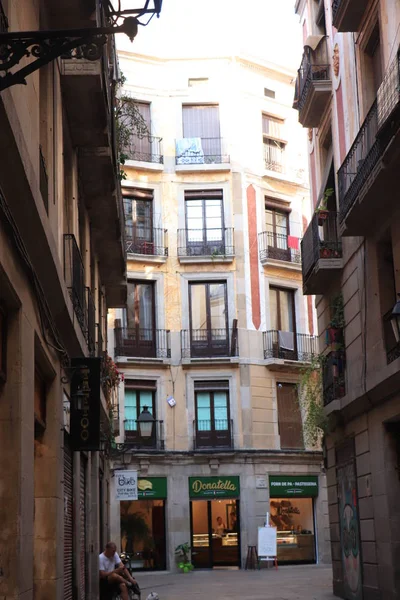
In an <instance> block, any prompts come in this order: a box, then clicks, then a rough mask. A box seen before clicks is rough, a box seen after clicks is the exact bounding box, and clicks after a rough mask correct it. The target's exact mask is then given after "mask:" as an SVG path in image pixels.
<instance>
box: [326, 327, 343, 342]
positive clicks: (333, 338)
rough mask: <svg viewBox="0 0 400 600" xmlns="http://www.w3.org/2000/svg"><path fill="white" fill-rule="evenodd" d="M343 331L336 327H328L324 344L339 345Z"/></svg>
mask: <svg viewBox="0 0 400 600" xmlns="http://www.w3.org/2000/svg"><path fill="white" fill-rule="evenodd" d="M342 335H343V330H342V329H339V328H337V327H328V328H327V330H326V343H327V345H329V344H340V343H341V341H342Z"/></svg>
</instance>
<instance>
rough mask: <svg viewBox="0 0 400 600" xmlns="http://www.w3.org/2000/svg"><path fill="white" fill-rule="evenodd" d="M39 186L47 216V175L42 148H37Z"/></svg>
mask: <svg viewBox="0 0 400 600" xmlns="http://www.w3.org/2000/svg"><path fill="white" fill-rule="evenodd" d="M39 169H40V170H39V184H40V193H41V194H42V199H43V204H44V207H45V209H46V212H47V214H48V212H49V178H48V175H47V169H46V161H45V160H44V156H43V152H42V147H41V146H39Z"/></svg>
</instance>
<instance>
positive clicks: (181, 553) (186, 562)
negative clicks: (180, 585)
mask: <svg viewBox="0 0 400 600" xmlns="http://www.w3.org/2000/svg"><path fill="white" fill-rule="evenodd" d="M190 550H191V548H190V546H189V544H188V542H186V543H185V544H179V546H177V547H176V548H175V555H176V557H177V559H178V561H179V562H178V567H179V568H180V569H181V571H182V573H190V571H193V569H194V566H193V564H192V562H191V560H190Z"/></svg>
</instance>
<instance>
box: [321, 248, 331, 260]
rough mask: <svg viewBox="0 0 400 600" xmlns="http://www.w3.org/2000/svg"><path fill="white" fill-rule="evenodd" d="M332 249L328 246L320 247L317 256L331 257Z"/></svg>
mask: <svg viewBox="0 0 400 600" xmlns="http://www.w3.org/2000/svg"><path fill="white" fill-rule="evenodd" d="M331 256H332V250H331V249H330V248H320V251H319V257H320V258H331Z"/></svg>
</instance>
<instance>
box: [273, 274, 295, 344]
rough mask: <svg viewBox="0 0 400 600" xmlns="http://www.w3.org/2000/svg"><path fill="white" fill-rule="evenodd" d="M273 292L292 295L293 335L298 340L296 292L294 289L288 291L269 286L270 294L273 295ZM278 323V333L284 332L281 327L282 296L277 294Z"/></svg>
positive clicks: (276, 286)
mask: <svg viewBox="0 0 400 600" xmlns="http://www.w3.org/2000/svg"><path fill="white" fill-rule="evenodd" d="M271 290H275V291H277V292H285V293H287V294H289V295H290V297H291V303H292V321H293V332H292V333H293V334H294V338H295V340H296V333H297V327H296V306H295V292H296V291H295V290H292V289H288V288H284V287H279V286H278V285H270V286H269V294H270V293H271ZM276 304H277V322H278V329H277V331H284V330H283V329H281V328H280V327H281V325H282V313H281V302H280V294H277V303H276Z"/></svg>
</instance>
